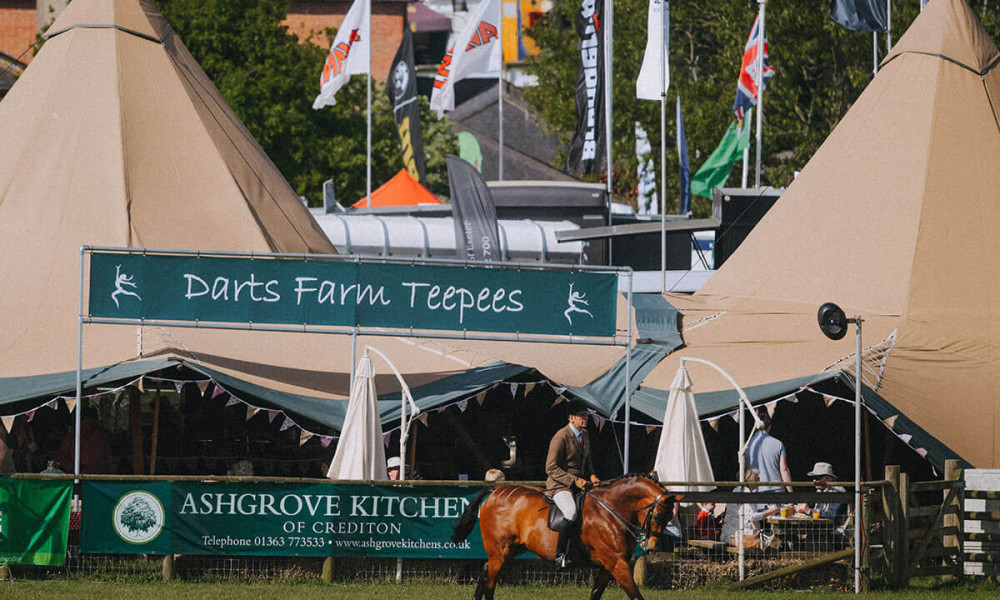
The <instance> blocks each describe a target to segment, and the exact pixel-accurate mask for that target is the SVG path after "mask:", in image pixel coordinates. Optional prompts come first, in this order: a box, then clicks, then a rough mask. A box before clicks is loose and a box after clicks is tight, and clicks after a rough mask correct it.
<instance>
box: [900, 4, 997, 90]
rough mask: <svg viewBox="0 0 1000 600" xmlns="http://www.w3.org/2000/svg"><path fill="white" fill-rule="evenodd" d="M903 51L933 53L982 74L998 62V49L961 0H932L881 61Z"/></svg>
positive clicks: (903, 52) (932, 54) (930, 54)
mask: <svg viewBox="0 0 1000 600" xmlns="http://www.w3.org/2000/svg"><path fill="white" fill-rule="evenodd" d="M907 52H915V53H918V54H925V55H929V56H937V57H940V58H943V59H946V60H949V61H952V62H955V63H957V64H958V65H960V66H963V67H965V68H967V69H969V70H971V71H973V72H975V73H977V74H980V75H982V74H983V73H985V72H986V70H988V69H990V68H993V67H995V66H996V65H997V63H998V61H1000V52H997V46H996V44H995V43H994V42H993V40H991V39H990V35H989V34H988V33H986V30H985V29H984V28H983V26H982V24H981V23H980V22H979V20H978V19H977V18H976V15H975V14H974V13H973V12H972V9H971V8H969V5H968V4H967V3H966V1H965V0H934V2H930V3H928V4H927V7H926V8H925V10H924V11H923V12H922V13H920V16H919V17H918V18H917V19H915V20H914V21H913V24H912V25H910V28H909V29H907V30H906V33H905V34H904V35H903V36H902V37H901V38H900V39H899V41H898V42H896V44H895V45H894V46H893V48H892V51H891V52H890V53H889V55H888V56H886V57H885V59H884V60H883V61H882V64H883V65H886V64H888V63H889V62H890V61H892V60H894V59H896V58H898V57H899V56H900V55H902V54H905V53H907Z"/></svg>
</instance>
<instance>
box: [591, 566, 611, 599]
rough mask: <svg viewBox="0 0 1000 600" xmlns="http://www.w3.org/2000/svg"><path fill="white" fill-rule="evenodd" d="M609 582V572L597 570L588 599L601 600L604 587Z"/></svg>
mask: <svg viewBox="0 0 1000 600" xmlns="http://www.w3.org/2000/svg"><path fill="white" fill-rule="evenodd" d="M609 583H611V573H608V572H607V571H605V570H604V569H601V570H599V571H598V572H597V575H595V576H594V585H593V587H591V588H590V600H601V595H602V594H604V588H606V587H608V584H609Z"/></svg>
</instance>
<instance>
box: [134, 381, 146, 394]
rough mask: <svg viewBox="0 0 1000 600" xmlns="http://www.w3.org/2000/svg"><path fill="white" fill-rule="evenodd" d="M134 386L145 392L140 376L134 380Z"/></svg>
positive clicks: (144, 383)
mask: <svg viewBox="0 0 1000 600" xmlns="http://www.w3.org/2000/svg"><path fill="white" fill-rule="evenodd" d="M135 387H137V388H139V392H141V393H145V392H146V382H145V380H144V379H143V378H142V377H140V378H139V379H138V380H136V384H135Z"/></svg>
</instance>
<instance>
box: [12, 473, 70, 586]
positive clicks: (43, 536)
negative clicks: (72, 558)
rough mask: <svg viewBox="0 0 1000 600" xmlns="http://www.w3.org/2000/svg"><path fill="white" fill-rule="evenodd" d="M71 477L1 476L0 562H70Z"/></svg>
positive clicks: (58, 564)
mask: <svg viewBox="0 0 1000 600" xmlns="http://www.w3.org/2000/svg"><path fill="white" fill-rule="evenodd" d="M72 496H73V484H72V482H70V481H46V480H31V479H8V478H2V479H0V564H21V565H44V566H54V567H60V566H63V565H64V564H66V544H67V541H68V539H69V511H70V500H71V498H72Z"/></svg>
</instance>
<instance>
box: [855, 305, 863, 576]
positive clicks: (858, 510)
mask: <svg viewBox="0 0 1000 600" xmlns="http://www.w3.org/2000/svg"><path fill="white" fill-rule="evenodd" d="M861 321H862V320H861V315H858V316H856V317H854V327H855V331H857V349H856V351H857V361H856V362H855V364H854V593H855V594H860V593H861V554H862V550H861V523H862V521H861V385H862V384H861Z"/></svg>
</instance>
